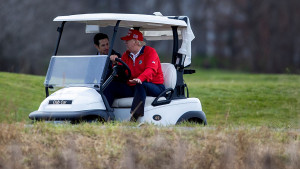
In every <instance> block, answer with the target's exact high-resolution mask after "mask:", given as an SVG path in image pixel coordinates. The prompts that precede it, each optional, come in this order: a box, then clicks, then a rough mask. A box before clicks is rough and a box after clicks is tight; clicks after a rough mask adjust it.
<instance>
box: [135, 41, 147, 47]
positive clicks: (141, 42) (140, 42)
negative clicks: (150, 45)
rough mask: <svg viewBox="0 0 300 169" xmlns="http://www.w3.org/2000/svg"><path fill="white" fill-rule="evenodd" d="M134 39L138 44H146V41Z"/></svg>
mask: <svg viewBox="0 0 300 169" xmlns="http://www.w3.org/2000/svg"><path fill="white" fill-rule="evenodd" d="M136 41H137V43H138V45H139V46H145V45H146V42H144V41H139V40H136Z"/></svg>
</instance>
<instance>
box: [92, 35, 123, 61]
mask: <svg viewBox="0 0 300 169" xmlns="http://www.w3.org/2000/svg"><path fill="white" fill-rule="evenodd" d="M94 45H95V48H96V49H97V50H98V52H97V54H98V55H108V51H109V38H108V36H107V35H106V34H104V33H97V34H96V35H95V36H94ZM111 54H112V55H117V56H118V57H119V58H120V57H121V55H120V53H118V52H116V51H114V50H112V52H111Z"/></svg>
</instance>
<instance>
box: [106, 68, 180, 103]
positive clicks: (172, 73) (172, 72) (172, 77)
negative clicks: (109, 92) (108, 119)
mask: <svg viewBox="0 0 300 169" xmlns="http://www.w3.org/2000/svg"><path fill="white" fill-rule="evenodd" d="M161 68H162V71H163V75H164V85H165V88H166V90H165V91H164V92H162V93H161V94H160V95H159V96H158V97H151V96H147V97H146V101H145V107H147V106H150V105H153V106H157V105H161V104H167V103H170V102H171V95H172V93H173V91H174V88H175V86H176V82H177V72H176V69H175V67H174V65H173V64H171V63H162V64H161ZM169 92H171V93H170V94H168V93H169ZM166 94H168V95H169V96H168V97H167V98H166V97H165V95H166ZM132 101H133V97H126V98H118V99H115V100H114V102H113V104H112V107H114V108H121V107H122V108H129V107H131V104H132Z"/></svg>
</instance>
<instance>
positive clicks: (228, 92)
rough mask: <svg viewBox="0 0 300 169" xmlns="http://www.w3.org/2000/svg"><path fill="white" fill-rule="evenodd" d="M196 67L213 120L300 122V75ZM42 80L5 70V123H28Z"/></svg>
mask: <svg viewBox="0 0 300 169" xmlns="http://www.w3.org/2000/svg"><path fill="white" fill-rule="evenodd" d="M196 72H197V73H196V74H193V75H185V77H184V78H185V81H186V83H187V84H188V87H189V94H190V97H197V98H199V99H200V100H201V102H202V106H203V110H204V112H205V113H206V116H207V120H208V123H209V125H216V126H218V125H249V126H268V127H275V128H277V127H280V128H282V127H283V128H297V127H299V121H300V120H299V119H300V117H299V114H300V89H299V83H300V76H298V75H265V74H245V73H234V72H224V71H217V70H214V71H207V70H197V71H196ZM43 82H44V77H43V76H32V75H24V74H14V73H5V72H0V107H1V114H0V122H4V121H7V122H14V121H27V122H28V121H29V119H28V114H29V113H30V112H32V111H34V110H37V109H38V107H39V104H40V103H41V101H42V100H43V99H44V97H45V92H44V86H43Z"/></svg>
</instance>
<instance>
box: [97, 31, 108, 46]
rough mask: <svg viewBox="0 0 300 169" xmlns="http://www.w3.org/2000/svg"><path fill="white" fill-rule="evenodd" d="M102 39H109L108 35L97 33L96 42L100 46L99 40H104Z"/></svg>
mask: <svg viewBox="0 0 300 169" xmlns="http://www.w3.org/2000/svg"><path fill="white" fill-rule="evenodd" d="M102 39H109V38H108V36H107V35H106V34H104V33H97V34H96V35H95V36H94V44H95V45H97V46H99V40H102Z"/></svg>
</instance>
